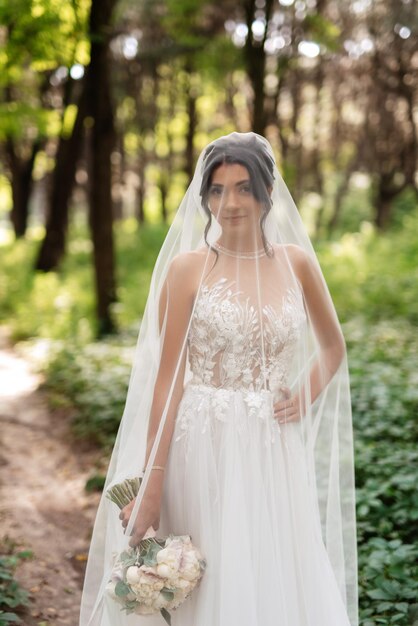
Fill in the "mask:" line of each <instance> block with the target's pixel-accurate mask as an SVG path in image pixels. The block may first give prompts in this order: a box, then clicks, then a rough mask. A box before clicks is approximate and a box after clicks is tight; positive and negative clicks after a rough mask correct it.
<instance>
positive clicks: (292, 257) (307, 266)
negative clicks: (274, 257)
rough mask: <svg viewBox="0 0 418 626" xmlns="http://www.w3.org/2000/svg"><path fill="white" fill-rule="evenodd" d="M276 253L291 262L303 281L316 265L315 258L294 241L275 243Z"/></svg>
mask: <svg viewBox="0 0 418 626" xmlns="http://www.w3.org/2000/svg"><path fill="white" fill-rule="evenodd" d="M273 248H274V251H275V253H277V254H278V255H281V256H282V257H283V258H285V259H287V260H288V261H289V262H290V265H291V266H292V268H293V270H294V272H295V274H296V275H297V277H298V278H299V280H300V281H301V282H303V281H304V279H306V278H307V277H308V275H309V274H310V273H311V272H312V270H313V267H314V265H315V264H314V259H313V258H312V255H311V254H309V252H307V251H306V250H305V249H304V248H302V247H301V246H299V245H297V244H294V243H286V244H273Z"/></svg>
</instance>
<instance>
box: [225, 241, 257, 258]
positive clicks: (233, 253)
mask: <svg viewBox="0 0 418 626" xmlns="http://www.w3.org/2000/svg"><path fill="white" fill-rule="evenodd" d="M213 247H214V248H216V250H219V252H223V253H224V254H226V255H227V256H233V257H236V258H237V259H258V258H260V257H262V256H265V255H266V251H265V250H264V248H259V249H258V250H254V252H239V251H235V250H229V249H228V248H224V246H222V245H221V244H220V243H218V242H216V243H214V244H213Z"/></svg>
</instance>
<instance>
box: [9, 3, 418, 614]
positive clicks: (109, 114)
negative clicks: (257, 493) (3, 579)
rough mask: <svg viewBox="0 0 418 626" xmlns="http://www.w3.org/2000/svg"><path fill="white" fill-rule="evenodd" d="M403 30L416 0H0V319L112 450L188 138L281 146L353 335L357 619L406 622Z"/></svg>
mask: <svg viewBox="0 0 418 626" xmlns="http://www.w3.org/2000/svg"><path fill="white" fill-rule="evenodd" d="M417 34H418V11H417V3H416V0H346V1H344V2H343V1H342V0H341V1H337V0H234V1H232V0H224V1H223V2H222V3H218V2H215V1H212V2H211V1H209V0H137V1H136V2H134V1H133V0H119V1H118V0H14V1H13V2H8V1H6V0H0V45H1V48H0V269H1V274H0V321H1V323H2V324H3V325H4V326H5V327H7V329H8V332H9V333H10V336H11V338H12V340H13V342H14V343H15V344H16V345H17V346H24V347H25V349H26V351H27V354H29V355H30V358H31V359H32V360H33V362H34V363H35V365H36V367H38V368H41V370H42V372H43V375H44V378H45V389H46V390H47V392H48V397H49V400H50V403H51V407H52V409H55V408H62V407H63V406H65V407H66V408H67V409H68V412H69V413H68V414H69V415H70V418H71V420H72V424H73V432H74V437H75V438H79V439H82V440H84V441H88V442H90V443H91V445H92V446H97V447H100V448H101V449H102V450H103V458H104V459H105V460H106V459H107V458H108V455H109V453H110V449H111V445H112V442H113V440H114V436H115V433H116V430H117V427H118V422H119V420H120V417H121V415H122V411H123V406H124V400H125V396H126V390H127V383H128V378H129V371H130V364H131V359H132V355H133V348H134V344H135V338H136V335H137V331H138V325H139V320H140V316H141V314H142V312H143V308H144V305H145V300H146V296H147V291H148V285H149V280H150V275H151V271H152V267H153V264H154V261H155V259H156V255H157V254H158V250H159V247H160V245H161V242H162V241H163V238H164V235H165V233H166V231H167V228H168V226H169V224H170V221H171V219H172V217H173V215H174V213H175V211H176V209H177V206H178V203H179V201H180V199H181V197H182V195H183V194H184V191H185V189H186V187H187V184H188V182H189V180H190V178H191V176H192V173H193V170H194V166H195V162H196V158H197V155H198V154H199V152H200V150H201V149H202V148H203V147H204V146H205V145H206V144H207V143H208V142H209V141H210V140H212V139H214V138H216V137H217V136H219V135H222V134H225V133H227V132H231V131H233V130H238V131H248V130H254V131H256V132H258V133H261V134H263V135H265V136H266V137H267V138H268V139H269V141H270V142H271V144H272V145H273V148H274V150H275V153H276V156H277V160H278V163H279V166H280V168H281V170H282V174H283V176H284V178H285V181H286V183H287V184H288V186H289V188H290V190H291V192H292V195H293V197H294V199H295V201H296V203H297V205H298V207H299V208H300V212H301V215H302V218H303V220H304V223H305V224H306V227H307V229H308V231H309V234H310V236H311V237H312V239H313V242H314V246H315V249H316V251H317V253H318V255H319V258H320V262H321V265H322V267H323V270H324V273H325V275H326V279H327V281H328V284H329V287H330V290H331V293H332V296H333V298H334V302H335V305H336V308H337V312H338V315H339V318H340V320H341V322H342V323H343V329H344V333H345V337H346V341H347V346H348V349H349V363H350V371H351V381H352V398H353V418H354V428H355V446H356V449H355V455H356V484H357V514H358V539H359V584H360V614H361V624H362V626H373V625H377V624H386V625H395V624H396V625H398V624H399V625H401V626H402V625H411V624H418V604H417V597H418V544H417V533H416V526H417V521H418V490H417V485H418V481H417V467H418V448H417V439H418V421H417V415H418V372H417V356H418V338H417V333H416V326H417V324H418V293H417V279H418V269H417V268H418V207H417V204H418V202H417V199H418V194H417V192H418V188H417V183H418V175H417V150H418V135H417V131H418V72H417V69H418V38H417ZM101 484H102V476H101V474H100V473H99V474H95V468H92V478H91V481H89V483H88V487H89V488H91V487H92V486H96V487H98V488H100V485H101ZM0 563H1V564H0V573H1V572H3V573H4V572H9V570H10V567H11V561H10V558H9V560H7V559H6V560H5V559H2V560H1V561H0ZM4 589H5V587H4V585H3V587H0V606H1V610H3V613H1V610H0V618H2V619H3V622H2V623H4V624H6V623H12V621H13V619H14V618H12V617H9V618H8V617H7V615H8V614H9V615H11V613H10V609H11V607H12V605H13V602H10V593H11V596H13V593H12V592H10V589H9V591H8V592H7V593H9V596H8V595H7V593H6V591H4ZM16 594H17V592H16ZM7 598H9V600H8V599H7ZM15 604H16V602H15ZM2 615H3V617H2ZM5 615H6V617H5ZM7 620H10V621H7Z"/></svg>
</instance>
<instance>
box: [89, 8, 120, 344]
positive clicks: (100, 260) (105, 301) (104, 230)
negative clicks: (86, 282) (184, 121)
mask: <svg viewBox="0 0 418 626" xmlns="http://www.w3.org/2000/svg"><path fill="white" fill-rule="evenodd" d="M115 5H116V0H93V1H92V5H91V13H90V28H89V31H90V32H89V34H90V40H91V52H90V65H89V68H88V72H87V76H86V79H87V93H88V109H89V113H90V114H91V116H92V118H93V125H92V127H91V129H90V133H89V140H90V146H91V150H90V162H89V174H90V194H89V200H90V207H89V208H90V211H89V223H90V229H91V235H92V239H93V257H94V269H95V281H96V295H97V318H98V334H99V336H103V335H105V334H108V333H111V332H114V330H115V325H114V322H113V320H112V316H111V311H110V306H111V304H112V303H113V302H115V300H116V286H115V267H114V265H115V262H114V245H113V213H112V194H111V153H112V149H113V146H114V143H115V129H114V118H113V107H112V101H111V94H110V81H109V74H110V67H109V56H108V38H107V35H106V31H107V30H108V28H109V25H110V23H111V18H112V13H113V9H114V7H115Z"/></svg>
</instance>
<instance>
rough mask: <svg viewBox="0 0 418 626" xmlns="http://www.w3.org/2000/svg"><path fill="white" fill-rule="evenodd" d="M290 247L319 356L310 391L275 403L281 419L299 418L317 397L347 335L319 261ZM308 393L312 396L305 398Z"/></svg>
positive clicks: (337, 362) (331, 373)
mask: <svg viewBox="0 0 418 626" xmlns="http://www.w3.org/2000/svg"><path fill="white" fill-rule="evenodd" d="M289 247H290V246H289ZM290 248H291V251H290V253H289V257H290V261H291V263H292V267H293V269H294V271H295V274H296V276H297V278H298V280H299V282H300V284H301V286H302V290H303V295H304V301H305V306H306V309H307V313H308V316H309V319H310V322H311V323H312V327H313V329H314V333H315V337H316V339H317V341H318V345H319V349H320V357H319V359H317V360H316V361H315V363H314V364H313V366H312V368H311V371H310V390H309V394H308V393H307V391H306V389H305V388H303V387H302V388H301V389H300V390H299V392H298V394H297V395H296V396H294V397H292V398H289V399H287V400H285V401H284V402H279V403H277V405H275V415H276V418H277V419H278V421H279V422H287V421H294V420H297V419H299V417H300V416H301V415H303V414H304V413H305V403H306V402H308V403H309V402H310V403H312V402H314V401H315V400H316V398H317V397H318V396H319V395H320V393H321V392H322V391H323V389H324V388H325V387H326V386H327V384H328V383H329V381H330V380H331V379H332V377H333V376H334V374H335V372H336V371H337V370H338V367H339V365H340V363H341V361H342V359H343V356H344V354H345V341H344V336H343V334H342V332H341V328H340V325H339V323H338V319H337V317H336V314H335V311H334V307H333V305H332V302H331V298H330V296H329V294H328V292H327V289H326V286H325V284H324V281H323V278H322V276H321V274H320V272H319V271H318V268H317V266H316V264H315V263H314V261H313V260H312V259H311V258H310V256H309V255H308V254H307V253H305V252H304V250H302V249H301V248H299V247H298V246H291V247H290ZM289 395H290V394H289ZM306 395H310V397H309V398H306Z"/></svg>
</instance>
